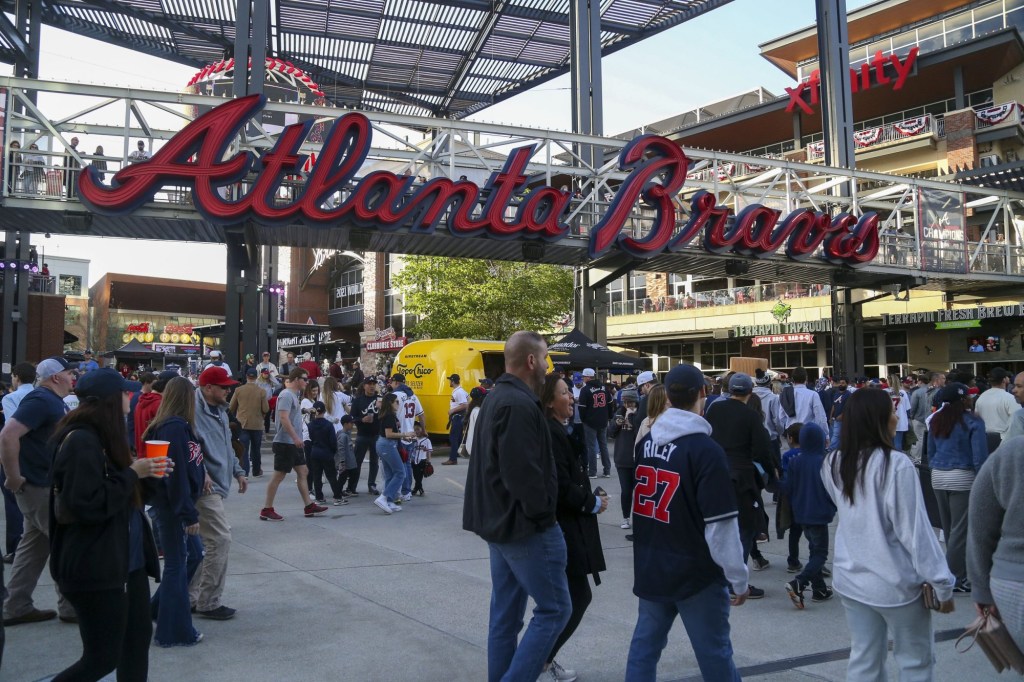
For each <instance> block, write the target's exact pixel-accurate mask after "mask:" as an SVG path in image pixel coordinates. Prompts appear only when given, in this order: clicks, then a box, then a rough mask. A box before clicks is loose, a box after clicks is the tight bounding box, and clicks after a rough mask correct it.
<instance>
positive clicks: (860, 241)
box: [78, 95, 878, 267]
mask: <svg viewBox="0 0 1024 682" xmlns="http://www.w3.org/2000/svg"><path fill="white" fill-rule="evenodd" d="M265 102H266V100H265V98H264V97H263V96H260V95H249V96H247V97H241V98H238V99H235V100H232V101H229V102H226V103H225V104H222V105H220V106H218V107H215V108H213V109H211V110H210V111H208V112H206V113H205V114H203V115H202V116H200V117H198V118H197V119H195V120H194V121H193V122H191V123H190V124H189V125H187V126H186V127H185V128H184V129H183V130H182V131H181V132H180V133H178V134H177V135H175V136H174V137H173V138H171V139H170V140H169V141H168V142H167V144H166V145H164V147H163V148H161V149H160V150H159V151H157V152H156V153H155V154H154V155H153V157H152V158H151V159H150V160H149V161H146V162H142V163H136V164H132V165H130V166H126V167H124V168H122V169H121V170H119V171H118V172H117V173H115V174H114V176H113V178H112V180H111V182H110V184H109V185H107V184H104V182H103V180H101V176H100V174H99V172H97V171H96V169H94V168H93V167H92V166H87V167H86V168H85V170H84V172H82V173H81V174H80V175H79V179H78V194H79V197H80V198H81V200H82V202H83V203H84V204H85V205H86V206H88V207H89V208H90V209H91V210H93V211H95V212H96V213H100V214H106V215H120V214H125V213H130V212H132V211H134V210H135V209H137V208H139V207H141V206H142V205H143V204H145V203H147V202H150V201H152V200H153V197H154V195H155V194H156V192H157V191H159V190H160V189H162V188H163V187H164V186H168V185H169V186H175V187H180V186H182V185H186V186H191V187H192V199H193V202H194V203H195V206H196V208H197V210H198V211H199V212H200V213H201V214H202V215H203V216H204V217H205V218H206V219H207V220H209V221H210V222H213V223H216V224H219V225H231V224H237V223H240V222H243V221H245V220H254V221H256V222H259V223H262V224H267V225H275V224H288V223H291V222H294V221H303V222H305V223H307V224H310V225H323V226H328V227H329V226H342V225H353V224H355V225H360V226H366V227H372V228H376V229H379V230H382V231H386V232H392V231H395V230H398V229H400V228H403V227H407V228H408V229H409V231H410V232H412V233H415V234H432V233H433V232H434V231H435V230H436V229H437V227H438V225H439V224H441V223H442V221H443V222H444V223H445V225H446V227H447V229H448V231H449V232H450V233H451V234H452V235H455V236H457V237H474V236H478V235H486V236H489V237H491V238H494V239H516V238H524V239H542V240H545V241H557V240H560V239H562V238H563V237H565V236H566V235H567V234H568V233H569V225H568V223H567V222H566V219H567V213H568V209H569V202H570V199H571V194H570V193H569V192H568V191H564V190H560V189H555V188H553V187H549V186H530V187H529V188H527V176H526V174H525V173H526V170H527V166H528V163H529V161H530V159H531V157H532V156H533V153H534V151H535V147H534V146H532V145H528V146H523V147H518V148H516V149H514V150H512V152H511V153H510V154H509V156H508V159H507V160H506V162H505V164H504V167H503V168H502V170H501V171H499V172H496V173H492V174H491V176H490V178H489V179H488V180H487V182H486V183H485V184H484V186H483V187H479V186H477V185H476V184H475V183H473V182H469V181H467V180H460V181H453V180H450V179H448V178H445V177H439V178H433V179H431V180H429V181H427V182H425V183H422V184H419V185H418V186H416V185H415V183H416V178H414V177H413V176H409V175H397V174H395V173H391V172H388V171H373V172H371V173H368V174H367V175H365V176H363V177H362V178H358V179H357V177H356V173H357V172H358V171H359V170H360V168H362V166H363V163H364V161H365V160H366V157H367V154H368V153H369V151H370V141H371V126H370V121H369V119H368V118H367V117H366V116H364V115H363V114H360V113H355V112H353V113H348V114H345V115H344V116H341V117H340V118H338V119H337V120H335V122H334V123H333V125H332V126H331V129H330V132H329V133H328V135H327V137H326V139H325V140H324V143H323V147H322V148H321V150H320V152H319V153H318V154H316V162H315V163H314V164H313V166H312V170H310V172H309V174H308V175H307V176H306V177H305V179H304V181H303V182H302V183H301V184H300V185H299V186H298V187H296V188H295V198H294V199H293V200H292V201H291V202H288V203H280V202H279V201H278V199H277V195H278V190H279V189H280V188H281V186H282V184H283V183H284V182H285V179H286V178H296V177H298V176H300V175H301V171H302V168H303V165H304V164H305V162H306V160H307V156H306V155H305V154H301V153H300V148H301V145H302V144H303V142H304V141H305V140H306V137H307V135H308V133H309V129H310V126H312V125H313V122H312V121H306V122H303V123H296V124H293V125H289V126H286V127H285V128H284V129H283V130H282V131H281V134H280V135H279V137H278V139H277V143H276V144H275V145H274V147H273V148H272V149H270V150H268V151H266V152H264V153H263V154H262V155H261V156H259V157H258V158H257V157H256V156H255V155H254V154H253V153H252V152H239V153H237V154H235V155H232V156H229V152H230V147H231V144H232V142H233V140H234V139H235V137H236V136H237V135H238V134H239V133H240V132H241V131H242V130H243V129H244V127H245V126H246V124H247V123H248V121H249V120H250V119H252V118H253V117H254V116H255V115H256V114H257V113H258V112H259V111H260V110H261V109H262V108H263V107H264V105H265ZM689 165H690V162H689V159H688V158H687V157H686V155H685V154H684V152H683V150H682V149H681V148H680V147H679V145H677V144H675V143H673V142H672V141H670V140H668V139H666V138H664V137H660V136H656V135H642V136H640V137H637V138H635V139H634V140H632V141H631V142H630V143H629V144H627V145H626V146H625V147H624V148H623V149H622V150H621V152H620V154H619V166H620V168H621V169H622V170H624V171H630V172H629V174H628V175H626V177H625V179H624V180H623V181H622V183H621V185H620V186H619V187H618V189H617V191H616V193H615V196H614V198H613V199H612V201H611V205H610V206H609V208H608V211H607V213H606V214H605V215H604V216H603V217H602V218H601V219H600V221H599V222H598V223H597V224H596V225H595V226H594V227H592V228H591V229H590V256H591V258H596V257H598V256H600V255H602V254H604V253H606V252H607V251H608V250H609V249H611V248H612V247H613V246H617V247H618V248H620V249H622V250H624V251H627V252H629V253H630V254H632V255H634V256H636V257H639V258H650V257H652V256H656V255H658V254H660V253H663V252H666V251H667V252H673V251H679V250H681V249H683V248H685V247H687V246H689V245H690V243H691V242H693V241H694V240H695V239H697V238H698V236H700V242H699V243H700V244H701V246H703V248H704V249H705V250H706V251H708V252H710V253H714V254H726V253H736V254H740V255H743V256H750V257H754V258H766V257H769V256H771V255H773V254H775V253H776V252H777V251H778V250H779V249H781V248H783V247H785V253H786V255H787V256H788V257H789V258H791V259H793V260H798V261H806V260H812V259H813V260H821V259H824V260H826V261H828V262H830V263H833V264H836V265H848V266H851V267H857V266H860V265H864V264H866V263H868V262H870V261H871V260H872V259H874V257H875V255H876V254H877V253H878V218H877V216H876V215H875V214H874V213H865V214H864V215H862V216H861V217H860V218H859V219H858V218H857V217H855V216H853V215H850V214H846V213H843V214H840V215H838V216H836V217H835V218H833V217H832V216H831V215H829V214H827V213H822V212H818V211H812V210H810V209H800V210H797V211H793V212H792V213H790V214H789V215H788V216H786V217H785V219H782V220H780V218H781V213H780V212H779V211H777V210H775V209H771V208H768V207H765V206H762V205H760V204H753V205H750V206H747V207H746V208H744V209H743V210H742V211H741V212H740V213H739V214H737V215H733V214H732V211H731V209H729V208H726V207H723V206H718V205H717V202H716V199H715V197H714V195H712V194H709V193H707V192H703V191H702V192H698V193H697V194H696V195H695V196H694V197H693V198H692V201H691V212H690V217H689V219H688V220H687V222H686V223H685V224H682V225H679V224H678V222H677V220H678V218H679V208H680V207H679V206H678V205H677V197H678V195H679V192H680V191H681V190H682V188H683V185H684V183H685V181H686V171H687V169H688V168H689ZM243 181H245V182H247V183H248V185H249V187H250V189H248V191H246V192H245V193H244V194H242V195H241V196H240V197H238V198H228V197H227V194H228V192H227V191H225V190H226V188H227V187H228V186H230V185H233V184H235V183H241V182H243ZM342 190H344V196H345V199H344V200H343V201H341V202H340V203H337V204H335V203H334V202H330V201H328V200H329V199H331V198H332V197H334V196H335V195H336V194H337V193H339V192H341V191H342ZM638 203H642V204H643V205H644V207H645V209H647V210H648V211H649V212H650V213H651V214H653V217H652V219H651V221H650V225H651V226H650V229H649V230H648V232H647V234H645V235H644V236H642V237H633V236H631V233H632V227H631V226H630V229H628V230H625V228H626V226H627V225H631V219H632V218H633V217H634V208H635V207H636V206H637V204H638ZM511 208H514V212H513V213H514V216H513V217H511V218H509V217H507V216H508V215H509V210H510V209H511ZM819 247H820V248H821V252H820V255H819V254H818V253H817V251H818V249H819Z"/></svg>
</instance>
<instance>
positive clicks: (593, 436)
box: [583, 424, 612, 476]
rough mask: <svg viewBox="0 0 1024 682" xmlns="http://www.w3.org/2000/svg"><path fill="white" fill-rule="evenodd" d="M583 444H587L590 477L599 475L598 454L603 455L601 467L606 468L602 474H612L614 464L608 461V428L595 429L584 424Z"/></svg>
mask: <svg viewBox="0 0 1024 682" xmlns="http://www.w3.org/2000/svg"><path fill="white" fill-rule="evenodd" d="M583 442H584V443H586V444H587V466H588V467H589V469H590V475H591V476H596V475H597V453H598V452H600V453H601V466H602V467H604V469H603V471H602V473H605V474H609V473H611V470H612V463H611V460H609V459H608V427H607V426H604V427H602V428H600V429H595V428H593V427H591V426H587V425H586V424H584V425H583Z"/></svg>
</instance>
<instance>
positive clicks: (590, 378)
mask: <svg viewBox="0 0 1024 682" xmlns="http://www.w3.org/2000/svg"><path fill="white" fill-rule="evenodd" d="M583 380H584V381H586V382H587V383H586V385H585V386H584V387H583V388H582V389H580V421H581V422H583V438H584V443H586V446H587V466H588V468H589V469H590V477H591V478H597V454H598V453H599V452H600V453H601V466H602V467H603V470H602V473H601V476H602V478H608V477H610V476H611V471H612V463H611V460H610V459H609V457H608V420H609V419H610V418H611V415H612V412H613V411H614V408H615V402H614V401H613V400H612V396H611V395H610V394H609V393H608V389H606V388H605V387H604V385H603V384H602V383H601V382H600V381H598V379H597V372H595V371H594V370H592V369H590V368H589V367H588V368H587V369H585V370H583Z"/></svg>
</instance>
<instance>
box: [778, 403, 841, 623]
mask: <svg viewBox="0 0 1024 682" xmlns="http://www.w3.org/2000/svg"><path fill="white" fill-rule="evenodd" d="M799 442H800V454H799V455H796V456H795V457H793V458H792V459H791V460H790V461H789V466H788V467H787V471H786V474H785V477H784V478H783V479H782V481H781V487H782V490H783V491H784V492H785V493H786V494H787V495H788V496H789V501H790V504H791V505H792V508H793V521H794V522H795V523H798V524H800V527H801V529H802V530H803V534H804V537H806V538H807V544H808V545H810V557H809V558H808V559H807V563H806V564H805V565H804V568H803V570H802V571H801V572H800V573H799V574H798V575H797V576H796V578H794V579H793V580H790V581H789V582H788V583H786V592H787V593H788V594H789V598H790V599H792V600H793V604H794V605H795V606H796V607H797V608H798V609H802V608H803V607H804V590H806V589H807V587H808V585H809V586H810V587H811V601H815V602H819V601H827V600H829V599H831V598H832V588H831V587H829V586H828V585H826V584H825V579H824V577H823V575H822V572H821V570H822V568H823V567H824V566H825V560H826V559H827V558H828V524H830V523H832V519H834V518H835V515H836V507H835V505H834V504H833V503H832V500H831V498H829V496H828V493H827V492H826V491H825V485H824V484H823V483H822V482H821V467H822V465H823V464H824V462H825V431H824V430H823V429H822V428H821V427H820V426H818V425H817V424H814V423H807V424H804V425H803V427H802V428H801V429H800V441H799Z"/></svg>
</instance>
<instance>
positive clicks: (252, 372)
mask: <svg viewBox="0 0 1024 682" xmlns="http://www.w3.org/2000/svg"><path fill="white" fill-rule="evenodd" d="M257 374H259V372H257V371H256V368H255V367H249V368H248V369H246V370H245V376H247V377H254V376H256V375H257Z"/></svg>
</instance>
